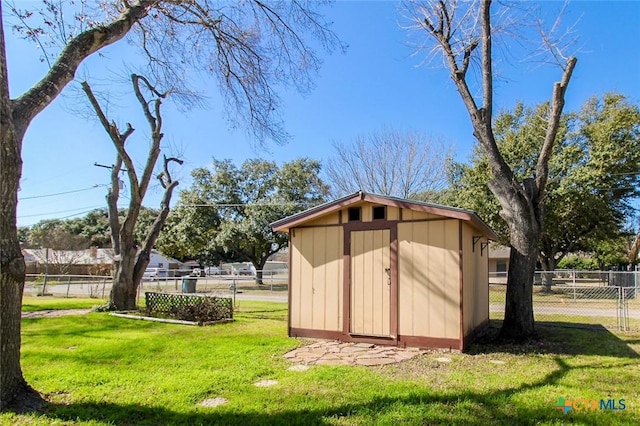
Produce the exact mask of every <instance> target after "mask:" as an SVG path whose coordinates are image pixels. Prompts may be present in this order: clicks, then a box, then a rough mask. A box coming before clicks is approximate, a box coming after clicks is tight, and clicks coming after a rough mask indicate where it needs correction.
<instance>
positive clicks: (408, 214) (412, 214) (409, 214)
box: [402, 209, 442, 220]
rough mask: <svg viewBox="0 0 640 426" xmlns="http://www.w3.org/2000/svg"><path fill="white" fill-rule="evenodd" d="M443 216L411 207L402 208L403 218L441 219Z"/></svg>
mask: <svg viewBox="0 0 640 426" xmlns="http://www.w3.org/2000/svg"><path fill="white" fill-rule="evenodd" d="M441 218H442V216H437V215H435V214H431V213H425V212H418V211H415V210H410V209H402V220H425V219H441Z"/></svg>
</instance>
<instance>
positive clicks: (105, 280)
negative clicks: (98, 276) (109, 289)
mask: <svg viewBox="0 0 640 426" xmlns="http://www.w3.org/2000/svg"><path fill="white" fill-rule="evenodd" d="M106 285H107V279H106V278H102V298H103V299H104V288H105V286H106Z"/></svg>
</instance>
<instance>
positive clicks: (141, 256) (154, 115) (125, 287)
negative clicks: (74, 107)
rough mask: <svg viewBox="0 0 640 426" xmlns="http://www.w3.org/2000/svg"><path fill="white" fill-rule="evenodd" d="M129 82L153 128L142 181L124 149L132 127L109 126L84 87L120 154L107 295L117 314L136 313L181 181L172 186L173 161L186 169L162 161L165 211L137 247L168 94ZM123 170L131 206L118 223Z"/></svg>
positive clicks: (111, 206) (112, 197) (111, 200)
mask: <svg viewBox="0 0 640 426" xmlns="http://www.w3.org/2000/svg"><path fill="white" fill-rule="evenodd" d="M131 82H132V85H133V90H134V93H135V95H136V98H137V99H138V102H139V103H140V106H141V107H142V111H143V113H144V115H145V118H146V119H147V122H148V124H149V127H150V129H151V145H150V147H149V154H148V156H147V160H146V164H145V167H144V170H143V171H142V175H141V176H140V178H138V174H137V173H136V170H135V165H134V163H133V159H132V158H131V157H130V156H129V154H128V153H127V151H126V149H125V142H126V140H127V139H128V138H129V136H131V134H132V133H133V132H134V129H133V127H131V125H130V124H128V123H127V127H126V129H125V131H123V132H120V130H119V129H118V126H117V125H116V124H115V123H110V122H109V120H108V119H107V117H106V115H105V114H104V112H103V111H102V108H101V106H100V104H99V103H98V100H97V99H96V97H95V96H94V94H93V91H92V90H91V87H90V86H89V84H88V83H87V82H83V83H82V89H83V90H84V92H85V93H86V95H87V97H88V98H89V102H90V103H91V106H92V107H93V109H94V110H95V112H96V115H97V116H98V119H99V120H100V123H101V124H102V126H103V127H104V129H105V131H106V132H107V133H108V134H109V137H110V138H111V141H112V142H113V145H114V146H115V148H116V151H117V157H116V164H115V165H114V166H113V168H112V169H111V188H110V189H109V194H108V195H107V206H108V210H109V228H110V230H111V242H112V244H113V252H114V255H115V257H116V260H115V262H114V268H113V286H112V287H111V294H110V295H109V305H110V306H109V308H110V309H115V310H134V309H136V308H137V306H136V294H137V291H138V286H139V285H140V281H141V280H142V277H143V275H144V270H145V269H146V268H147V265H149V259H150V258H151V250H152V249H153V245H154V244H155V241H156V239H157V238H158V235H159V234H160V231H161V230H162V227H163V226H164V223H165V222H166V220H167V216H168V215H169V206H170V203H171V195H172V193H173V190H174V189H175V187H176V186H178V181H174V180H173V179H172V178H171V174H170V172H169V164H170V163H171V162H176V163H178V164H182V160H180V159H178V158H174V157H170V158H167V157H166V156H165V157H164V167H163V171H162V173H160V174H159V175H158V180H159V181H160V184H161V185H162V187H163V188H164V190H165V191H164V196H163V198H162V203H161V208H160V211H159V212H158V216H157V217H156V220H155V221H154V223H153V224H152V225H151V227H150V228H149V232H148V234H147V237H146V239H145V242H144V244H142V247H139V246H138V242H136V241H135V239H134V228H135V224H136V222H137V220H138V216H139V214H140V207H141V206H142V200H143V199H144V196H145V194H146V192H147V188H148V187H149V182H150V180H151V177H152V174H153V169H154V167H155V165H156V162H157V161H158V157H159V155H160V142H161V141H162V137H163V134H162V116H161V115H160V105H161V104H162V102H161V99H162V98H164V97H165V96H166V95H167V94H166V93H159V92H158V91H157V90H156V89H155V87H153V86H152V85H151V83H149V81H148V80H147V79H146V78H145V77H142V76H139V75H135V74H133V75H132V76H131ZM141 85H142V87H143V88H144V89H146V90H147V91H149V92H151V93H152V94H153V95H154V96H156V99H154V100H153V101H151V102H150V101H147V99H146V98H145V97H144V95H143V93H142V90H141ZM150 104H152V105H153V109H150V108H149V105H150ZM123 165H124V166H125V167H126V173H127V176H128V178H129V186H130V191H129V194H130V201H129V209H128V211H127V217H126V218H125V220H124V222H123V223H122V224H120V219H119V216H118V198H119V197H120V188H119V174H120V170H121V167H122V166H123Z"/></svg>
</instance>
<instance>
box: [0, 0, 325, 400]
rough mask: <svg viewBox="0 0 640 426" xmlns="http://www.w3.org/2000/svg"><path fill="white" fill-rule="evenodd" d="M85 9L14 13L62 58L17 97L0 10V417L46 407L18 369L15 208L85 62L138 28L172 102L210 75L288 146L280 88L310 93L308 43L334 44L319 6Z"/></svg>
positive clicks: (168, 3)
mask: <svg viewBox="0 0 640 426" xmlns="http://www.w3.org/2000/svg"><path fill="white" fill-rule="evenodd" d="M86 3H87V2H85V1H81V2H70V3H69V5H68V7H69V8H72V9H71V11H72V12H74V11H77V10H80V11H81V12H80V13H76V14H75V16H67V15H65V14H66V12H68V11H69V9H68V8H67V7H60V6H61V5H62V6H64V2H59V3H58V2H46V7H45V8H43V10H41V11H40V12H41V13H33V11H25V10H18V9H14V8H11V9H12V11H13V12H14V15H15V16H16V19H17V24H16V25H15V26H14V29H16V30H18V31H22V32H23V34H24V35H25V37H27V38H31V39H34V40H35V41H36V42H39V43H40V46H42V47H43V48H45V49H47V48H48V46H47V45H46V44H44V43H42V41H43V39H44V38H47V37H48V36H51V37H52V38H51V39H56V36H58V37H57V40H58V42H59V43H57V45H56V46H57V47H59V50H54V51H50V50H47V51H46V52H45V55H44V59H45V60H46V61H47V62H48V63H49V65H50V69H49V71H48V72H47V73H46V74H45V75H44V76H43V77H42V79H41V80H40V81H38V82H37V83H36V84H35V85H34V86H33V87H31V88H30V89H28V90H27V91H26V92H25V93H23V94H21V95H19V96H17V97H12V96H11V94H10V93H9V74H8V71H7V56H6V49H5V39H4V19H5V15H4V14H3V13H2V10H1V8H2V5H3V4H0V15H1V16H2V22H0V235H1V236H2V238H1V239H0V302H1V303H0V350H1V351H2V353H1V354H0V410H2V409H5V408H8V407H13V408H18V409H29V408H34V407H37V406H39V405H40V404H41V403H42V399H41V397H40V395H39V394H38V393H37V392H35V391H34V390H33V389H32V388H31V387H30V386H28V384H27V383H26V381H25V380H24V377H23V374H22V369H21V367H20V309H21V300H22V292H23V289H24V271H25V266H24V259H23V257H22V254H21V252H20V246H19V243H18V234H17V228H16V209H17V194H18V187H19V183H20V177H21V174H22V157H21V151H22V142H23V139H24V136H25V133H26V131H27V129H28V127H29V124H30V123H31V121H32V120H33V119H34V118H35V117H36V116H37V115H38V114H39V113H40V112H41V111H42V110H44V108H46V107H47V106H48V105H49V104H50V103H51V102H52V101H53V100H54V99H55V98H56V97H57V96H58V95H59V94H60V93H61V92H62V90H63V89H64V88H65V87H66V86H67V85H68V84H69V83H70V82H71V81H72V80H73V79H74V76H75V73H76V71H77V70H78V67H79V66H80V64H81V63H82V62H83V61H84V59H86V58H87V57H89V56H91V55H92V54H94V53H96V52H97V51H99V50H100V49H102V48H104V47H105V46H109V45H111V44H113V43H115V42H117V41H119V40H121V39H123V38H124V37H125V36H126V35H127V34H128V33H129V32H130V31H131V30H133V29H135V31H134V36H136V37H137V38H136V39H135V40H133V41H135V42H137V44H138V46H140V47H141V50H142V54H143V55H144V57H146V58H147V59H148V67H147V70H148V73H146V74H147V75H150V76H151V77H152V79H153V80H154V81H156V82H158V83H159V84H160V86H162V85H163V83H164V86H163V89H161V90H160V91H165V90H166V89H168V88H174V91H175V93H180V94H184V95H191V94H193V93H194V91H193V90H192V91H189V90H188V85H185V84H181V83H184V82H186V79H185V78H184V77H185V75H189V71H190V70H204V71H207V72H210V73H211V74H213V75H214V76H215V77H216V79H217V82H218V88H219V89H220V91H221V93H222V94H223V97H224V100H225V104H224V105H225V107H226V108H225V109H226V111H227V112H228V113H229V117H230V118H231V119H232V121H240V122H244V123H246V124H247V125H248V126H247V127H248V128H249V129H251V132H252V133H253V134H254V135H256V136H257V137H258V138H259V139H260V140H263V139H265V138H273V139H276V140H283V139H284V138H285V137H286V134H285V133H284V131H283V127H282V123H281V120H280V119H279V117H278V108H277V107H278V103H279V102H278V96H277V94H276V92H275V87H276V85H277V84H283V83H284V84H286V83H292V84H294V85H295V87H296V88H297V89H299V90H306V89H308V88H309V87H310V84H311V79H310V77H311V76H312V73H313V71H315V70H317V69H318V67H319V65H320V61H319V58H318V57H317V56H316V54H315V52H314V51H313V50H312V49H311V48H310V47H309V46H310V43H309V42H310V40H315V41H317V42H318V44H316V46H321V47H322V48H325V49H331V48H333V47H335V46H336V45H337V40H336V37H335V35H334V34H333V33H332V32H331V31H330V30H329V29H328V26H327V23H326V22H325V21H324V19H323V18H322V16H321V15H319V14H318V12H317V9H318V7H319V6H320V5H321V4H320V3H302V2H298V1H291V2H275V3H271V2H263V1H258V0H254V1H246V2H238V3H236V2H223V3H218V2H215V1H213V0H186V1H175V0H165V1H161V0H138V1H134V2H122V1H113V2H99V4H95V5H93V6H91V5H90V6H89V7H87V6H88V5H87V4H86ZM96 3H98V2H96ZM94 6H95V7H94ZM73 8H75V10H74V9H73ZM86 11H93V12H95V16H88V15H87V14H86ZM34 19H35V21H34ZM38 20H39V21H38ZM78 28H79V30H77V29H78ZM43 36H44V37H43ZM56 46H54V47H56ZM185 99H189V97H188V96H186V97H185Z"/></svg>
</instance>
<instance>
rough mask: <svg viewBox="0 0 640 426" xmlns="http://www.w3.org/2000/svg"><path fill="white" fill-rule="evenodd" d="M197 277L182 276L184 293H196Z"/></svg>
mask: <svg viewBox="0 0 640 426" xmlns="http://www.w3.org/2000/svg"><path fill="white" fill-rule="evenodd" d="M197 281H198V279H197V278H194V277H182V292H183V293H195V292H196V282H197Z"/></svg>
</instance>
